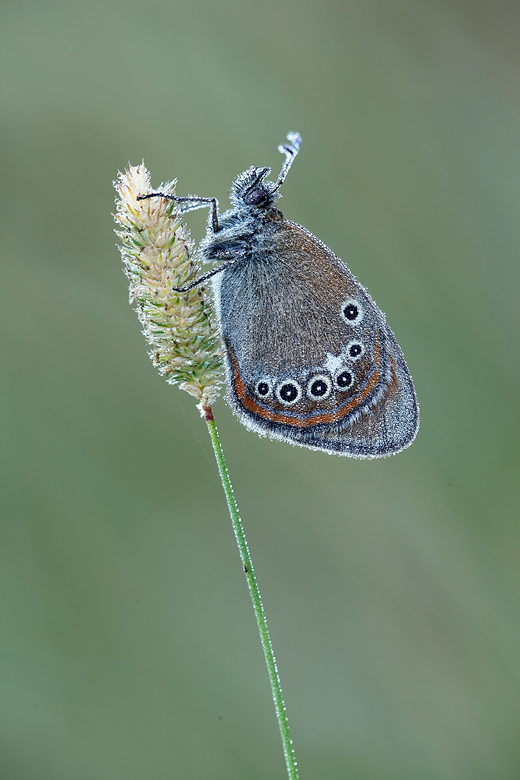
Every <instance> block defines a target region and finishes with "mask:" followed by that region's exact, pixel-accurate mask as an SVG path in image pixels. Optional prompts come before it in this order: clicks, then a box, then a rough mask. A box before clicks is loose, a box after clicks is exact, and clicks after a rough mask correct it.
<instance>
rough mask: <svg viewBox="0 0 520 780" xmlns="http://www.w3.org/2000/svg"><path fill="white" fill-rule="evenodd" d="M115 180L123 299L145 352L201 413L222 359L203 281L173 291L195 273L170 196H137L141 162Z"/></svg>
mask: <svg viewBox="0 0 520 780" xmlns="http://www.w3.org/2000/svg"><path fill="white" fill-rule="evenodd" d="M114 186H115V188H116V190H117V193H118V198H117V214H116V215H115V219H116V222H117V223H118V228H119V229H118V230H117V231H116V232H117V235H118V236H119V238H120V239H121V241H122V246H121V247H120V250H121V254H122V258H123V263H124V266H125V271H126V275H127V276H128V279H129V283H130V302H134V301H135V302H136V303H137V306H136V311H137V314H138V316H139V320H140V322H141V324H142V326H143V333H144V335H145V336H146V339H147V341H148V343H149V344H150V346H151V350H150V352H149V355H150V358H151V360H152V362H153V364H154V365H155V366H156V367H157V368H158V369H159V372H160V373H161V374H164V375H165V376H166V377H167V380H168V382H170V383H171V384H179V385H180V387H181V389H182V390H185V391H186V392H188V393H190V394H191V395H193V396H195V397H196V398H197V400H198V401H199V408H200V409H201V412H202V411H203V410H204V409H205V408H208V407H211V404H212V403H213V401H214V400H215V399H216V398H217V397H218V395H219V387H220V371H221V366H222V360H221V351H220V341H219V338H218V330H217V327H216V324H215V320H214V317H213V310H212V307H211V302H210V301H208V292H207V288H206V286H204V285H201V286H198V287H195V288H194V289H192V290H189V291H188V292H186V293H178V292H175V291H174V290H173V289H172V288H173V287H184V286H186V285H188V284H189V283H190V282H192V281H194V280H195V279H196V278H197V276H198V275H200V267H199V263H198V262H197V261H196V259H195V255H194V251H193V243H192V241H191V239H190V234H189V231H188V229H187V228H186V226H185V225H184V223H183V221H182V217H181V213H180V208H179V206H178V204H177V203H175V201H171V200H166V199H164V198H151V199H149V200H137V196H138V195H146V194H147V193H149V192H152V189H151V186H150V174H149V172H148V171H147V170H146V168H145V166H144V163H142V164H141V165H139V166H129V167H128V169H127V170H126V171H125V172H124V173H120V174H119V178H118V181H117V182H115V183H114ZM161 190H162V192H164V193H166V194H169V195H173V194H175V182H171V183H170V184H166V185H164V184H162V185H161Z"/></svg>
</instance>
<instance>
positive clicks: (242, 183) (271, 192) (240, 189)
mask: <svg viewBox="0 0 520 780" xmlns="http://www.w3.org/2000/svg"><path fill="white" fill-rule="evenodd" d="M270 173H271V169H270V168H257V167H255V166H252V167H251V168H248V169H247V171H244V172H243V173H241V174H240V176H237V178H236V179H235V181H234V182H233V184H232V185H231V194H230V200H231V202H232V203H233V205H234V206H236V207H238V208H244V207H245V208H248V209H249V208H254V209H268V208H270V207H271V206H272V205H273V203H274V202H275V200H276V199H277V198H278V197H279V193H278V189H279V188H278V187H277V186H276V184H275V183H274V182H272V181H265V177H266V176H268V175H269V174H270Z"/></svg>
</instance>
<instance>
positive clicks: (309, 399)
mask: <svg viewBox="0 0 520 780" xmlns="http://www.w3.org/2000/svg"><path fill="white" fill-rule="evenodd" d="M219 277H220V278H219ZM215 296H216V302H217V310H218V313H219V319H220V325H221V335H222V339H223V342H224V345H225V348H226V370H227V379H228V388H229V392H228V400H229V403H230V405H231V407H232V409H233V410H234V412H235V413H236V414H237V416H238V417H239V418H240V420H241V421H242V422H243V423H244V424H245V425H246V426H247V427H248V428H251V429H253V430H255V431H257V432H258V433H260V434H262V435H268V436H271V437H273V438H279V439H283V440H287V441H290V442H292V443H294V444H299V445H301V446H306V447H310V448H312V449H318V450H324V451H326V452H335V453H338V454H341V455H350V456H353V457H360V458H374V457H382V456H385V455H390V454H393V453H395V452H399V451H400V450H402V449H404V448H405V447H407V446H408V445H409V444H410V443H411V442H412V441H413V439H414V437H415V434H416V432H417V428H418V421H419V414H418V407H417V401H416V396H415V391H414V388H413V384H412V380H411V377H410V374H409V372H408V369H407V367H406V363H405V361H404V358H403V355H402V352H401V350H400V348H399V345H398V344H397V341H396V340H395V337H394V335H393V333H392V331H391V330H390V328H389V327H388V325H387V324H386V320H385V317H384V315H383V314H382V312H381V311H380V310H379V309H378V308H377V306H376V304H375V303H374V302H373V300H372V299H371V297H370V296H369V295H368V293H367V292H366V290H365V289H364V288H363V287H362V286H361V285H360V284H359V283H358V282H357V280H356V279H355V278H354V277H353V276H352V274H351V273H350V271H349V270H348V269H347V267H346V266H345V265H344V264H343V263H342V262H341V261H340V260H339V259H338V258H337V257H336V256H335V255H334V254H333V253H332V252H331V251H330V250H329V249H328V248H327V247H326V246H325V245H324V244H322V243H321V242H320V241H318V240H317V239H316V238H315V237H314V236H313V235H312V234H311V233H309V232H308V231H307V230H305V228H302V227H301V226H300V225H296V224H295V223H292V222H289V221H287V220H283V221H282V222H281V223H280V224H279V225H277V226H276V228H275V229H273V231H272V233H271V234H270V235H269V241H268V242H266V244H265V246H263V247H259V248H258V249H257V251H255V249H254V247H253V251H252V252H251V254H250V257H248V259H247V260H244V261H243V262H240V263H236V264H234V265H231V266H229V267H228V268H226V269H225V270H224V271H223V272H222V274H219V275H217V276H216V277H215Z"/></svg>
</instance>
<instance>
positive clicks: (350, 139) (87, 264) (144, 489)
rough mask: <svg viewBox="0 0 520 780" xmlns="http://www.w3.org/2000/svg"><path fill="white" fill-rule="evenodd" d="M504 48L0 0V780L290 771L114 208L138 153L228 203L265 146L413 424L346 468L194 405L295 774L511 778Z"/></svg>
mask: <svg viewBox="0 0 520 780" xmlns="http://www.w3.org/2000/svg"><path fill="white" fill-rule="evenodd" d="M519 35H520V6H519V5H518V3H513V2H505V1H502V2H500V0H499V1H498V2H497V0H493V2H491V1H490V0H488V1H487V2H484V0H481V1H480V2H478V1H477V2H469V1H466V2H464V0H451V2H448V1H447V0H444V1H443V0H433V1H432V2H425V0H419V1H417V0H416V1H415V2H414V1H413V0H408V1H407V0H402V1H401V2H393V1H392V0H390V1H389V0H363V2H359V1H357V2H356V1H354V0H352V1H350V0H349V1H348V2H339V1H337V2H334V1H333V0H303V1H302V2H289V0H281V1H279V2H275V1H274V0H263V2H261V3H259V2H258V3H257V2H242V3H240V2H232V0H226V1H225V2H210V1H209V0H206V2H198V1H197V0H195V1H194V0H191V1H188V0H180V2H175V1H173V2H167V1H166V0H147V2H134V0H130V1H127V2H113V1H112V0H108V1H107V0H90V1H89V2H74V0H72V2H63V0H56V1H55V2H52V1H49V2H41V0H40V2H37V1H36V0H20V1H19V2H16V3H14V2H4V3H3V4H2V22H1V27H0V36H1V45H0V57H1V60H2V69H1V70H2V75H1V112H0V113H1V119H0V121H1V143H2V186H1V197H2V207H1V219H2V228H3V229H2V233H1V247H2V271H1V296H2V297H1V303H0V318H1V328H2V358H1V361H2V365H1V396H0V397H1V452H2V466H1V479H2V484H1V523H2V525H1V528H2V541H1V552H2V557H3V560H2V564H1V577H2V598H1V601H2V616H1V625H2V639H1V680H2V683H1V685H2V693H1V696H0V701H1V718H2V724H1V729H0V730H1V738H2V743H3V744H2V747H1V750H0V776H1V777H2V780H72V779H74V780H105V779H106V780H148V779H149V778H153V780H172V779H173V780H177V779H178V778H179V779H182V780H188V779H190V778H191V779H192V780H203V779H204V780H205V779H206V778H211V779H212V780H220V778H222V779H224V778H225V780H235V779H236V780H244V779H247V780H265V778H272V779H273V780H274V779H275V778H280V780H283V778H284V777H285V768H284V764H283V757H282V752H281V747H280V743H279V739H278V734H277V726H276V722H275V716H274V710H273V706H272V702H271V700H270V692H269V688H268V682H267V675H266V671H265V667H264V662H263V658H262V655H261V650H260V646H259V641H258V637H257V630H256V626H255V623H254V620H253V616H252V610H251V606H250V603H249V596H248V593H247V589H246V584H245V581H244V578H243V574H242V571H241V567H240V563H239V559H238V553H237V551H236V548H235V545H234V539H233V535H232V531H231V527H230V522H229V518H228V515H227V511H226V507H225V503H224V499H223V496H222V493H221V487H220V485H219V482H218V479H217V476H216V470H215V467H214V465H213V463H212V456H211V450H210V444H209V440H208V437H207V433H206V430H205V426H204V424H203V422H202V421H201V420H200V418H199V415H198V412H197V410H196V408H195V404H194V402H193V400H192V399H191V398H190V397H189V396H187V395H186V394H184V393H181V392H180V391H179V390H178V389H177V388H171V387H169V386H168V385H167V384H166V383H165V381H164V380H163V379H162V378H161V377H159V375H158V374H157V373H156V371H155V370H154V369H153V368H152V366H151V364H150V361H149V359H148V357H147V354H146V345H145V342H144V339H143V337H142V336H141V334H140V326H139V323H138V321H137V317H136V316H135V314H134V313H133V311H132V309H131V308H130V307H129V306H128V294H127V287H126V280H125V278H124V276H123V274H122V272H121V263H120V258H119V254H118V252H117V250H116V248H115V242H116V239H115V236H114V234H113V221H112V218H111V216H110V215H111V212H112V211H113V210H114V191H113V189H112V185H111V182H112V180H113V179H114V178H115V177H116V174H117V171H118V169H122V168H123V167H124V166H125V165H126V163H127V162H128V161H129V160H130V161H131V162H132V163H134V164H135V163H138V162H140V161H141V159H142V158H143V157H144V159H145V162H146V164H147V166H148V168H149V169H150V170H151V171H152V175H153V182H154V185H158V184H159V183H160V182H161V181H164V180H168V179H171V178H174V177H177V178H178V180H179V184H178V192H179V193H180V194H188V193H197V194H199V195H206V196H209V195H216V196H217V197H218V198H219V199H220V202H221V206H222V207H226V206H227V192H228V188H229V184H230V182H231V180H232V178H233V177H234V176H236V174H238V173H239V172H240V171H242V170H243V169H245V168H247V167H248V166H250V165H272V166H273V168H274V170H275V171H276V172H277V171H278V170H279V166H280V163H281V160H282V158H281V156H280V155H279V153H278V152H277V150H276V147H277V145H278V144H279V143H281V142H282V141H283V140H284V138H285V135H286V133H287V132H288V131H289V130H297V131H299V132H300V133H301V134H302V136H303V146H302V151H301V153H300V156H299V157H298V160H297V162H296V164H295V165H294V167H293V169H292V170H291V173H290V175H289V177H288V179H287V182H286V184H285V186H284V191H283V194H284V198H283V201H282V202H281V208H282V209H283V211H284V212H285V214H286V216H288V217H289V218H291V219H294V220H296V221H297V222H300V223H301V224H303V225H305V226H306V227H307V228H308V229H309V230H311V231H312V232H313V233H315V235H317V236H318V237H319V238H320V239H322V240H323V241H325V242H326V243H327V244H328V245H329V246H330V247H331V248H332V249H333V250H334V251H335V252H336V253H337V254H338V255H339V256H340V257H342V258H343V259H344V260H345V261H346V262H347V263H348V265H349V266H350V268H351V270H352V271H353V272H354V273H355V274H356V276H357V277H358V278H359V279H360V281H361V282H362V284H364V285H365V286H367V287H368V289H369V290H370V292H371V294H372V295H373V296H374V298H375V300H376V301H377V303H378V304H379V306H380V307H381V308H382V309H383V311H385V313H386V314H387V317H388V320H389V323H390V325H391V327H392V328H393V330H394V331H395V333H396V336H397V338H398V340H399V342H400V344H401V346H402V348H403V351H404V353H405V355H406V358H407V361H408V364H409V367H410V370H411V372H412V374H413V377H414V381H415V384H416V388H417V393H418V396H419V400H420V404H421V412H422V425H421V429H420V431H419V436H418V438H417V440H416V442H415V443H414V444H413V446H412V447H411V448H410V449H408V450H406V452H404V453H402V454H400V455H398V456H396V457H394V458H390V459H385V460H382V461H372V462H368V461H355V460H350V459H346V458H339V457H335V456H328V455H324V454H321V453H316V452H311V451H305V450H303V449H299V448H295V447H291V446H289V445H286V444H283V443H280V442H271V441H268V440H264V439H259V438H258V437H256V436H255V435H254V434H251V433H249V432H248V431H247V430H246V429H245V428H243V427H242V426H241V425H240V424H239V423H238V422H237V421H236V419H235V418H234V417H233V416H232V415H231V413H230V411H229V409H228V408H227V407H226V405H225V403H224V402H223V401H222V400H221V401H219V402H218V403H217V405H216V407H215V413H216V415H217V422H218V425H219V427H220V431H221V437H222V441H223V445H224V447H225V451H226V453H227V457H228V465H229V468H230V471H231V476H232V479H233V483H234V487H235V493H236V496H237V499H238V501H239V505H240V508H241V513H242V516H243V520H244V523H245V527H246V531H247V533H248V537H249V541H250V545H251V548H252V553H253V559H254V561H255V565H256V569H257V574H258V577H259V582H260V587H261V589H262V593H263V597H264V603H265V606H266V609H267V613H268V618H269V624H270V628H271V632H272V637H273V641H274V646H275V651H276V653H277V657H278V662H279V668H280V672H281V675H282V683H283V687H284V694H285V699H286V702H287V708H288V713H289V718H290V725H291V730H292V736H293V739H294V742H295V747H296V752H297V757H298V761H299V766H300V771H301V778H302V780H310V778H314V779H316V778H320V779H321V778H327V780H343V779H345V780H361V779H366V780H389V779H395V780H419V779H420V780H437V779H441V778H442V780H460V779H465V778H467V779H468V780H488V779H492V780H510V779H511V780H513V779H514V778H518V777H520V738H519V736H520V609H519V604H520V598H519V596H520V593H519V586H520V566H519V557H520V525H519V523H518V519H519V515H520V512H519V508H518V507H519V482H520V475H519V455H518V452H519V389H520V387H519V385H520V381H519V379H520V377H519V348H518V342H519V331H520V328H519V325H520V322H519V320H520V317H519V311H520V306H519V303H518V301H519V296H520V273H519V256H520V219H519V216H520V187H519V182H520V132H519V130H520V89H519V84H520V48H519V46H518V40H519ZM204 218H205V215H204V213H202V212H200V213H195V214H193V215H190V216H189V217H188V220H189V223H190V225H191V226H192V229H193V233H194V235H195V236H196V237H197V238H200V237H201V235H202V232H203V225H204Z"/></svg>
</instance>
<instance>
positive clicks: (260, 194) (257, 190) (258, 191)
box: [244, 187, 269, 206]
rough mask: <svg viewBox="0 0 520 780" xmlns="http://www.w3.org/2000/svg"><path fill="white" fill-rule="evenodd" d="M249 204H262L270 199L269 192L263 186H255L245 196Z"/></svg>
mask: <svg viewBox="0 0 520 780" xmlns="http://www.w3.org/2000/svg"><path fill="white" fill-rule="evenodd" d="M244 200H245V202H246V203H247V205H248V206H262V205H263V204H264V203H266V202H267V201H268V200H269V194H268V193H267V192H266V191H265V189H264V188H263V187H253V189H252V190H249V192H248V193H247V194H246V196H245V198H244Z"/></svg>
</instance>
